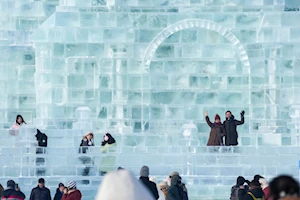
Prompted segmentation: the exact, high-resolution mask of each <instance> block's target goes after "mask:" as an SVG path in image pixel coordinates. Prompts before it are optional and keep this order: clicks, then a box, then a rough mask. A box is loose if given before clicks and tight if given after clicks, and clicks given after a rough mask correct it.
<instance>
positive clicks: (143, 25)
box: [0, 0, 300, 199]
mask: <svg viewBox="0 0 300 200" xmlns="http://www.w3.org/2000/svg"><path fill="white" fill-rule="evenodd" d="M299 5H300V2H297V1H293V0H161V1H160V0H106V1H105V0H84V1H83V0H60V1H58V0H43V1H34V0H22V1H21V0H20V1H14V0H5V1H4V0H3V1H1V2H0V16H1V18H0V22H1V26H0V52H1V54H0V56H1V60H0V80H1V81H0V99H1V101H0V132H1V134H0V136H1V140H0V144H1V145H0V146H1V149H0V156H1V158H3V159H1V160H5V159H7V160H8V161H7V163H6V164H5V165H1V166H0V176H1V179H0V181H1V183H2V184H3V183H4V182H5V181H6V180H7V179H8V178H15V179H17V181H18V182H19V183H20V184H21V185H24V186H23V188H24V191H26V194H28V193H29V192H30V189H31V187H33V186H35V184H36V179H37V177H36V169H37V168H38V167H45V166H37V165H36V163H35V162H34V158H35V156H36V154H35V149H34V148H30V149H27V148H17V147H12V143H13V142H14V140H13V139H11V138H7V128H8V127H9V126H10V125H11V124H12V122H13V121H14V117H15V115H16V114H17V113H20V114H22V115H24V117H25V119H26V120H27V121H29V122H32V123H33V124H34V125H35V126H36V127H37V128H40V129H41V130H43V131H44V132H45V133H47V134H48V136H49V148H48V154H45V155H42V157H45V158H46V164H47V170H46V174H45V177H46V179H47V181H48V183H49V184H48V185H49V187H51V189H52V190H54V189H55V187H56V185H57V182H58V181H62V182H64V183H66V182H67V181H69V180H77V181H78V183H79V187H80V189H81V190H82V191H83V193H84V198H85V199H91V198H93V196H94V193H95V191H96V188H97V186H98V184H99V182H100V180H101V178H100V176H99V167H100V162H95V163H94V165H93V170H92V172H91V176H90V177H83V176H81V175H82V174H81V170H80V169H83V168H84V167H85V166H83V165H81V163H80V162H79V160H78V157H79V156H80V155H78V154H77V152H78V147H77V144H79V142H80V139H81V136H80V135H81V134H82V132H81V131H80V130H73V129H76V127H74V126H73V125H74V124H75V123H74V122H75V121H76V120H77V119H76V113H75V111H76V108H78V107H79V106H87V107H89V108H90V109H91V119H90V121H88V122H77V123H76V124H77V125H78V127H79V126H80V125H82V124H88V125H91V124H92V126H93V128H92V131H94V132H95V134H96V141H95V142H96V144H97V145H99V144H100V140H101V139H102V133H103V132H104V131H110V132H111V133H113V135H115V136H116V139H117V143H118V148H117V151H116V152H117V153H116V166H124V167H126V168H127V169H130V170H132V171H133V172H134V173H135V175H138V173H137V172H138V170H139V168H140V167H141V165H144V164H146V165H149V166H150V168H151V169H152V173H153V174H154V175H156V176H157V177H158V180H162V179H163V178H165V175H166V174H167V173H169V171H172V170H176V171H180V173H182V174H183V175H184V181H185V182H186V183H187V186H188V188H189V192H190V196H191V197H192V199H199V198H203V199H225V198H227V197H228V196H229V193H230V187H231V185H232V184H233V183H234V181H235V178H236V176H238V175H243V176H246V177H247V178H249V179H250V178H251V176H253V175H254V174H256V173H260V174H262V175H265V176H266V177H268V178H270V177H273V176H275V175H277V174H280V173H289V174H292V175H294V176H296V175H297V173H298V171H297V163H298V160H299V155H298V152H299V147H298V146H299V133H298V130H297V129H298V128H299V122H298V121H299V117H300V114H299V110H300V109H299V106H297V104H299V95H298V93H299V92H298V89H299V87H300V82H299V80H300V79H299V78H300V77H299V76H300V71H299V69H300V66H299V64H300V61H299V59H298V57H299V55H300V54H299V52H300V47H299V43H300V35H299V31H300V25H299V23H298V19H299V17H300V12H299ZM228 109H230V110H231V111H233V114H234V115H236V117H237V118H238V119H239V112H240V111H241V110H242V109H243V110H245V111H246V123H245V124H244V125H243V126H241V127H239V133H240V135H239V136H240V137H239V140H240V141H239V142H240V145H241V147H237V148H234V149H227V148H223V149H220V150H218V151H214V149H212V148H207V147H203V146H205V145H206V142H207V138H208V133H209V128H208V126H207V125H206V124H205V122H204V116H203V115H204V112H205V111H206V110H208V111H209V114H210V117H211V118H213V117H214V114H215V113H219V114H220V115H221V117H222V119H224V112H225V111H226V110H228ZM190 122H192V123H194V124H195V125H196V126H197V128H198V130H199V133H198V135H197V138H193V141H192V142H191V143H190V144H191V147H188V146H186V144H189V142H187V141H184V140H183V139H182V137H180V134H181V131H182V129H181V127H182V125H183V124H186V123H190ZM85 128H89V127H85ZM117 133H125V134H123V135H119V134H117ZM140 133H144V134H140ZM270 145H272V146H273V147H269V146H270ZM2 146H7V147H3V148H2ZM284 146H286V147H284ZM291 146H295V147H291ZM254 147H255V148H254ZM98 150H99V147H95V149H92V150H91V151H92V152H91V154H90V156H91V157H95V158H97V159H96V160H100V159H101V158H102V156H103V155H102V154H100V153H99V151H98ZM12 155H13V156H12ZM66 157H68V158H69V159H65V158H66ZM10 158H13V159H10ZM28 159H31V160H32V159H33V162H32V163H29V164H28V165H26V164H24V163H23V164H22V160H24V161H26V160H28ZM20 163H21V165H20ZM70 163H72V166H73V168H71V170H68V171H67V170H62V169H67V168H68V167H69V164H70ZM270 163H271V164H272V165H270ZM58 177H60V178H58ZM83 179H89V181H90V182H89V184H88V185H83V184H81V182H80V181H81V180H83ZM23 188H22V189H23Z"/></svg>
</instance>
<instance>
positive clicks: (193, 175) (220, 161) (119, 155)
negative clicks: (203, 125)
mask: <svg viewBox="0 0 300 200" xmlns="http://www.w3.org/2000/svg"><path fill="white" fill-rule="evenodd" d="M5 131H7V130H1V136H2V138H1V148H0V157H1V167H0V177H1V178H0V183H2V184H5V182H6V181H7V180H8V179H14V180H15V181H16V182H17V183H19V185H20V186H22V190H23V191H24V192H25V193H26V194H27V196H28V195H29V194H30V190H31V188H32V187H34V186H35V185H36V182H37V179H38V178H39V177H40V176H38V175H37V174H36V173H37V171H38V170H40V169H41V168H46V170H45V174H44V175H43V177H45V178H46V181H47V186H48V187H50V189H51V191H52V194H54V191H55V188H56V186H57V184H58V183H59V182H63V183H65V184H66V183H67V182H68V181H71V180H75V181H77V183H78V185H79V186H78V187H79V188H80V189H81V190H82V191H83V194H84V198H83V199H86V200H88V199H93V197H94V194H95V193H96V190H97V187H98V185H99V184H100V183H101V180H102V176H101V175H100V171H99V167H100V163H101V159H102V157H104V156H107V155H114V156H116V163H115V164H114V166H113V167H115V168H117V167H119V166H122V167H124V168H126V169H129V170H131V171H132V172H133V173H134V174H135V175H136V176H138V175H139V169H140V167H141V166H143V165H148V166H149V167H150V169H151V176H155V177H156V179H157V181H162V180H164V179H165V178H166V177H167V175H168V174H170V173H171V172H172V171H179V172H180V174H182V176H183V180H184V182H185V183H186V184H187V187H188V189H189V195H190V197H191V199H228V197H229V195H230V187H231V186H232V185H233V184H234V183H235V180H236V177H237V176H239V175H242V176H245V177H246V178H249V179H251V177H252V176H253V175H255V174H261V175H263V176H266V177H267V178H268V179H270V178H272V177H274V176H276V175H277V174H282V173H286V174H290V175H293V176H295V177H297V176H298V160H299V152H300V147H297V146H293V147H290V146H289V147H284V146H281V147H278V146H239V147H234V148H226V147H221V148H216V147H205V146H196V145H195V146H194V145H192V146H191V147H187V146H183V145H180V144H177V145H176V144H172V143H169V144H168V145H166V146H156V145H153V146H143V144H142V145H139V144H137V146H132V145H131V144H129V141H130V142H132V143H134V142H135V141H143V140H148V139H149V140H153V139H156V140H160V141H166V140H168V139H170V138H169V137H168V136H158V135H147V136H146V135H145V136H138V135H131V136H130V135H128V136H127V135H122V136H120V135H115V136H116V140H117V143H118V147H116V152H115V153H107V154H102V153H100V147H99V146H96V147H93V148H90V149H89V153H88V156H90V157H91V158H93V160H94V164H91V165H90V167H91V170H90V176H88V177H86V176H82V171H83V170H84V168H85V165H82V164H81V162H80V160H79V157H80V156H82V155H80V154H78V147H77V146H73V147H70V146H69V147H68V146H64V145H65V144H64V141H65V139H66V138H69V137H70V135H68V134H67V133H66V134H65V135H64V139H62V138H61V136H62V135H60V136H59V137H55V136H54V135H53V136H52V135H49V136H50V137H49V139H50V141H52V142H50V144H49V147H48V148H47V149H46V150H45V151H46V153H45V154H43V155H42V154H38V155H37V154H36V148H35V147H29V146H23V147H21V146H19V147H17V146H16V147H5V146H8V143H6V144H3V142H2V141H5V140H2V139H3V135H4V134H3V132H5ZM43 132H47V130H43ZM98 136H101V134H96V137H98ZM5 137H7V134H6V136H5ZM78 139H80V138H78ZM180 143H185V141H180ZM53 144H55V145H53ZM98 144H99V143H98ZM191 148H192V151H191ZM37 157H39V158H45V162H44V164H43V165H41V166H39V165H38V164H37V163H36V158H37ZM83 180H88V181H89V183H88V184H87V185H86V183H85V184H83V183H82V181H83Z"/></svg>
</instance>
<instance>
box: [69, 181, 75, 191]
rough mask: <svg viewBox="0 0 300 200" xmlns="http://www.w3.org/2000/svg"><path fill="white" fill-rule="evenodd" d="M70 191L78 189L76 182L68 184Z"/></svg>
mask: <svg viewBox="0 0 300 200" xmlns="http://www.w3.org/2000/svg"><path fill="white" fill-rule="evenodd" d="M68 189H76V182H75V181H71V182H70V183H69V184H68Z"/></svg>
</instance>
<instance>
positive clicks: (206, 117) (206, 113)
mask: <svg viewBox="0 0 300 200" xmlns="http://www.w3.org/2000/svg"><path fill="white" fill-rule="evenodd" d="M205 120H206V123H207V125H208V126H209V127H212V125H213V123H211V121H210V120H209V117H208V112H207V111H205Z"/></svg>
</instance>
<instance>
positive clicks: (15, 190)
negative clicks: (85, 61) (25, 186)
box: [0, 178, 82, 200]
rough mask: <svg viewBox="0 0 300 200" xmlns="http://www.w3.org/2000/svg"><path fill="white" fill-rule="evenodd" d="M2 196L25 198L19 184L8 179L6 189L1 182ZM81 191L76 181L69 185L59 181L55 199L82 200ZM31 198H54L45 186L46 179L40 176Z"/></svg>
mask: <svg viewBox="0 0 300 200" xmlns="http://www.w3.org/2000/svg"><path fill="white" fill-rule="evenodd" d="M0 197H1V199H2V200H24V199H25V198H26V196H25V194H24V193H23V192H21V189H20V187H19V185H18V184H16V183H15V181H13V180H9V181H7V188H6V189H5V190H4V189H3V187H2V185H1V184H0ZM81 198H82V195H81V192H80V191H79V190H77V188H76V182H74V181H71V182H70V183H69V184H68V186H67V187H65V186H64V184H62V183H59V184H58V188H57V189H56V193H55V196H54V198H53V200H80V199H81ZM29 199H30V200H52V198H51V192H50V190H49V189H48V188H47V187H46V186H45V180H44V179H43V178H40V179H39V180H38V185H37V187H35V188H33V189H32V191H31V194H30V197H29Z"/></svg>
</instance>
